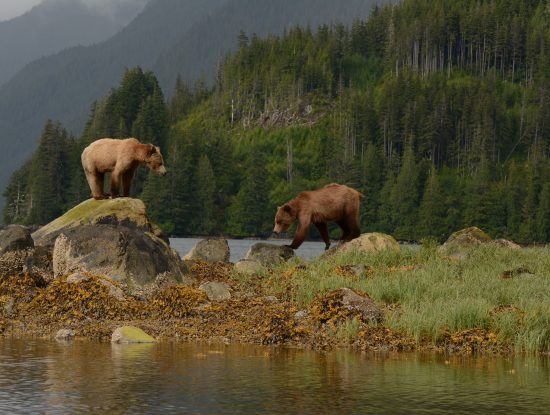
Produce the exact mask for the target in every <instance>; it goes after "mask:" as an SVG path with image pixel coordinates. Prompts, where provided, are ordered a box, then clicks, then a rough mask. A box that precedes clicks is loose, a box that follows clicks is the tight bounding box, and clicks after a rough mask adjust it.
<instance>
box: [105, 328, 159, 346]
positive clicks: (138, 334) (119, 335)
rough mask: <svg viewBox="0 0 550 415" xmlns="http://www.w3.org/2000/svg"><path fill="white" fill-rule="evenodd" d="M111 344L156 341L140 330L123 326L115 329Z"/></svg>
mask: <svg viewBox="0 0 550 415" xmlns="http://www.w3.org/2000/svg"><path fill="white" fill-rule="evenodd" d="M111 342H112V343H122V344H132V343H154V342H156V340H155V339H154V338H153V337H151V336H150V335H148V334H147V333H145V332H144V331H143V330H142V329H140V328H137V327H133V326H123V327H119V328H117V329H116V330H115V331H114V332H113V334H112V336H111Z"/></svg>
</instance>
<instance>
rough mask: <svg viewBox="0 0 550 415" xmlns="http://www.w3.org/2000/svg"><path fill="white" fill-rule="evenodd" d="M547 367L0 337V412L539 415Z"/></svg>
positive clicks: (549, 394)
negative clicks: (25, 339) (515, 414)
mask: <svg viewBox="0 0 550 415" xmlns="http://www.w3.org/2000/svg"><path fill="white" fill-rule="evenodd" d="M549 363H550V359H549V358H548V357H546V358H539V359H537V358H493V359H490V358H487V359H485V358H478V359H476V358H460V357H451V358H449V357H447V358H446V357H444V356H440V355H418V354H400V355H392V356H387V355H386V356H384V355H370V354H357V353H351V352H345V351H340V352H333V353H325V354H320V353H315V352H309V351H300V350H292V349H284V348H266V347H256V346H238V345H230V346H225V345H210V346H208V345H199V344H175V343H160V344H153V345H111V344H98V343H92V342H80V341H76V342H73V343H57V342H50V341H28V340H27V341H21V340H9V339H0V413H50V414H57V413H59V414H67V413H90V412H92V413H110V414H117V413H119V414H123V413H124V414H140V413H152V414H156V413H158V414H161V413H162V414H171V413H174V414H176V413H178V414H183V413H192V414H253V413H254V414H255V413H264V414H364V413H376V414H380V413H384V414H445V413H449V414H499V413H502V414H514V413H518V414H520V413H521V414H544V413H549V408H550V370H549Z"/></svg>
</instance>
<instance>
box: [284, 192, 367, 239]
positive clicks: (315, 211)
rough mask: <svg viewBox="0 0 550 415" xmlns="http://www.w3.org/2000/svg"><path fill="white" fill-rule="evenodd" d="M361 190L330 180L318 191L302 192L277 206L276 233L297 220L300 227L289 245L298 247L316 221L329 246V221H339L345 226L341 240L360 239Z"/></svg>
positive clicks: (340, 224)
mask: <svg viewBox="0 0 550 415" xmlns="http://www.w3.org/2000/svg"><path fill="white" fill-rule="evenodd" d="M361 197H363V195H362V194H361V193H359V192H358V191H357V190H354V189H352V188H351V187H348V186H345V185H341V184H337V183H331V184H328V185H326V186H325V187H323V188H321V189H319V190H313V191H307V192H301V193H300V194H299V195H298V196H297V197H296V198H294V199H292V200H291V201H290V202H288V203H285V204H284V205H283V206H279V207H278V208H277V214H276V215H275V228H274V229H273V232H274V233H281V232H286V231H287V230H288V228H289V227H290V225H292V223H293V222H294V221H295V220H296V219H298V229H297V230H296V234H295V235H294V239H293V241H292V244H291V245H290V247H291V248H292V249H297V248H298V247H299V246H300V245H301V244H302V242H304V240H305V239H306V236H307V234H308V230H309V225H311V224H314V225H315V226H316V227H317V229H318V230H319V233H320V234H321V237H322V238H323V240H324V241H325V249H328V248H329V247H330V238H329V236H328V228H327V222H336V223H337V224H338V225H339V226H340V228H342V240H344V241H350V240H352V239H354V238H357V237H358V236H359V235H360V234H361V232H360V229H359V201H360V199H361Z"/></svg>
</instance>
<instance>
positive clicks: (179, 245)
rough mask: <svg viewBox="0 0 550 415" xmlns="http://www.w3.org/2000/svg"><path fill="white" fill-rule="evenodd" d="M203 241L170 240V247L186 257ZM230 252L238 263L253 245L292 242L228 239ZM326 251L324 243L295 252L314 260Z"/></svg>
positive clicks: (304, 257) (310, 245)
mask: <svg viewBox="0 0 550 415" xmlns="http://www.w3.org/2000/svg"><path fill="white" fill-rule="evenodd" d="M199 241H201V238H170V246H172V248H174V249H175V250H176V251H178V253H179V254H180V255H185V254H186V253H188V252H189V251H190V250H191V248H193V247H194V246H195V245H196V244H197V243H199ZM227 242H228V243H229V250H230V253H231V258H230V259H229V260H230V261H231V262H237V261H239V260H241V259H243V258H244V256H245V255H246V252H247V251H248V250H249V249H250V247H251V246H252V245H254V244H255V243H258V242H268V243H270V244H276V245H290V243H291V242H292V241H291V240H286V239H275V240H268V241H267V240H258V239H228V240H227ZM333 243H334V242H333ZM324 251H325V243H324V242H308V241H306V242H304V243H303V244H302V245H301V246H300V248H298V249H297V250H296V251H295V252H296V255H298V256H299V257H300V258H302V259H313V258H315V257H318V256H319V255H321V254H322V253H323V252H324Z"/></svg>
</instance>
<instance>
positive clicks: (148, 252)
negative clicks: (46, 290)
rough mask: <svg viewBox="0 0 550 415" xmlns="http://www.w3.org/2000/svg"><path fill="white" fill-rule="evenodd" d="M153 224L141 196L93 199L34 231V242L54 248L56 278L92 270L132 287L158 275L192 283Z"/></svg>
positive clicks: (181, 263) (150, 280) (146, 282)
mask: <svg viewBox="0 0 550 415" xmlns="http://www.w3.org/2000/svg"><path fill="white" fill-rule="evenodd" d="M160 236H161V235H160V233H159V231H158V230H156V228H155V227H154V226H153V225H152V224H151V223H150V222H149V220H148V219H147V215H146V210H145V205H144V204H143V202H142V201H141V200H137V199H130V198H121V199H112V200H88V201H86V202H83V203H81V204H80V205H78V206H76V207H75V208H73V209H71V210H70V211H68V212H67V213H66V214H64V215H63V216H61V217H60V218H58V219H56V220H54V221H53V222H51V223H49V224H48V225H46V226H44V227H43V228H40V229H39V230H38V231H36V232H35V233H33V238H34V241H35V244H37V245H43V246H45V247H47V248H48V249H49V248H50V247H52V248H53V253H52V256H53V260H52V261H53V271H54V275H55V276H56V277H59V276H62V275H69V274H71V273H74V272H89V273H92V274H96V275H104V276H107V277H110V278H112V279H114V280H117V281H123V282H125V283H126V284H127V285H128V286H129V287H130V288H132V287H135V286H143V285H145V284H148V283H151V282H154V281H155V279H156V277H157V276H158V275H159V274H170V275H172V276H173V277H174V278H175V279H176V280H177V281H180V282H189V280H188V279H187V277H186V276H185V274H186V266H185V264H184V263H183V261H182V260H181V259H180V257H179V255H178V254H177V253H176V251H174V250H173V249H171V248H170V246H169V245H168V243H167V242H166V241H165V240H164V239H162V238H161V237H160Z"/></svg>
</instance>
